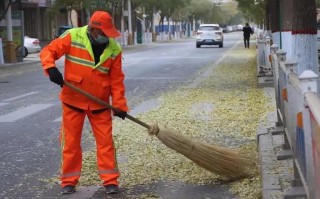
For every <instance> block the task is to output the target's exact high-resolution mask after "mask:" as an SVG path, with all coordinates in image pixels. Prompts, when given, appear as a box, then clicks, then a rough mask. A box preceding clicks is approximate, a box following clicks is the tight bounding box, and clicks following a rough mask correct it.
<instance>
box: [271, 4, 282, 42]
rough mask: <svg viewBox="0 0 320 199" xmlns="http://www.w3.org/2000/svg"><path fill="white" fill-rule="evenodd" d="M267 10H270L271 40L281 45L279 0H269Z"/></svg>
mask: <svg viewBox="0 0 320 199" xmlns="http://www.w3.org/2000/svg"><path fill="white" fill-rule="evenodd" d="M269 11H270V27H271V33H272V41H273V43H274V44H277V45H278V46H279V47H281V42H280V27H279V25H280V23H279V0H270V1H269Z"/></svg>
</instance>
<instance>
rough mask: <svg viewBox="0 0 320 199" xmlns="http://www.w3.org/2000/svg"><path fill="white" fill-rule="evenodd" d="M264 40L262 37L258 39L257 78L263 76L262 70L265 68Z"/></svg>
mask: <svg viewBox="0 0 320 199" xmlns="http://www.w3.org/2000/svg"><path fill="white" fill-rule="evenodd" d="M265 47H266V40H265V39H264V38H263V37H261V38H260V37H259V38H258V53H257V73H258V74H257V76H258V77H259V76H263V75H264V71H263V69H264V68H265V67H266V58H265V57H266V56H265V53H266V52H265Z"/></svg>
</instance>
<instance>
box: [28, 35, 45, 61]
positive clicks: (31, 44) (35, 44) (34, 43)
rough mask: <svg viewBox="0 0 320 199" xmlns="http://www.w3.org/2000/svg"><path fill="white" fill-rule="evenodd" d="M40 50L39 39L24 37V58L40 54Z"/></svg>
mask: <svg viewBox="0 0 320 199" xmlns="http://www.w3.org/2000/svg"><path fill="white" fill-rule="evenodd" d="M40 50H41V47H40V41H39V39H37V38H31V37H28V36H24V57H26V56H28V55H29V54H30V53H37V52H40Z"/></svg>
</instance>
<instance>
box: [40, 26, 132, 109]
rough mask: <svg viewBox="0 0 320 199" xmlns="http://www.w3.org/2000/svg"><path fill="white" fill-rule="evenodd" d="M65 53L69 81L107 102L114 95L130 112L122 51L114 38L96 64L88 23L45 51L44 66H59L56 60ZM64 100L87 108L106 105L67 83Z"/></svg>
mask: <svg viewBox="0 0 320 199" xmlns="http://www.w3.org/2000/svg"><path fill="white" fill-rule="evenodd" d="M63 55H65V68H64V79H65V81H68V82H70V83H72V84H74V85H76V86H77V87H79V88H80V89H82V90H85V91H86V92H89V93H90V94H92V95H94V96H96V97H98V98H100V99H101V100H104V101H106V102H109V98H110V96H111V97H112V106H114V107H117V108H119V109H121V110H124V111H128V107H127V103H126V99H125V96H124V95H125V87H124V83H123V80H124V74H123V72H122V63H121V56H122V50H121V47H120V45H119V44H118V43H117V42H116V41H115V40H114V39H112V38H110V39H109V45H108V46H107V47H106V49H105V50H104V51H103V53H102V55H101V56H100V62H99V63H98V64H97V65H95V61H94V55H93V51H92V47H91V43H90V40H89V38H88V36H87V26H84V27H80V28H73V29H70V30H68V31H66V32H65V33H64V34H62V35H61V36H60V37H59V38H57V39H55V40H53V41H52V42H51V43H50V44H49V45H48V46H46V47H45V48H44V49H43V50H42V51H41V53H40V58H41V63H42V67H43V69H48V68H50V67H55V61H56V60H58V59H59V58H60V57H61V56H63ZM45 73H47V72H46V70H45ZM60 99H61V100H62V101H63V102H65V103H66V104H70V105H72V106H75V107H78V108H81V109H85V110H87V109H91V110H97V109H102V108H105V107H103V106H101V105H99V104H97V103H95V102H93V101H91V100H89V99H87V98H86V97H85V96H82V95H81V94H78V93H76V92H74V91H72V90H71V89H70V88H68V87H66V86H64V87H63V88H62V91H61V93H60Z"/></svg>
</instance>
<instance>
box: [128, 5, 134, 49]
mask: <svg viewBox="0 0 320 199" xmlns="http://www.w3.org/2000/svg"><path fill="white" fill-rule="evenodd" d="M128 26H129V27H128V28H129V36H128V45H133V37H132V19H131V0H128Z"/></svg>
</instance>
